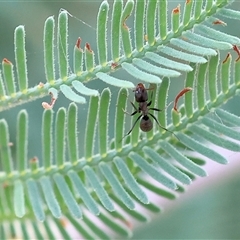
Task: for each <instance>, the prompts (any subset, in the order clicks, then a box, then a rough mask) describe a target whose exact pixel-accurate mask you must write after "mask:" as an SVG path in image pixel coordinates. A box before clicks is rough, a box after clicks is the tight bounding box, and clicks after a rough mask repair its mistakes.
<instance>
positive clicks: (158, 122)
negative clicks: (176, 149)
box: [149, 113, 180, 141]
mask: <svg viewBox="0 0 240 240" xmlns="http://www.w3.org/2000/svg"><path fill="white" fill-rule="evenodd" d="M149 115H150V116H151V117H152V118H153V119H154V120H155V121H156V123H157V124H158V126H159V127H160V128H162V129H164V130H165V131H167V132H170V133H171V134H173V135H174V136H175V137H176V138H177V139H178V141H180V140H179V138H178V137H177V136H176V134H175V133H174V132H172V131H170V130H168V129H167V128H165V127H163V126H161V125H160V123H159V122H158V120H157V118H156V117H155V116H154V115H153V114H151V113H149Z"/></svg>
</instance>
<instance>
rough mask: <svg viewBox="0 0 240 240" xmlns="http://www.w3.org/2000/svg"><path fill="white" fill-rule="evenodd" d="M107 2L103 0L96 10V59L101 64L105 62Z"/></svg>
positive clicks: (103, 64)
mask: <svg viewBox="0 0 240 240" xmlns="http://www.w3.org/2000/svg"><path fill="white" fill-rule="evenodd" d="M108 10H109V4H108V2H107V1H103V2H102V3H101V5H100V7H99V10H98V16H97V49H98V59H99V63H100V64H101V65H102V66H105V65H106V63H107V20H108Z"/></svg>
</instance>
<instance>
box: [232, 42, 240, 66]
mask: <svg viewBox="0 0 240 240" xmlns="http://www.w3.org/2000/svg"><path fill="white" fill-rule="evenodd" d="M233 50H234V51H235V52H236V53H237V55H238V58H237V59H236V60H235V61H236V62H237V61H238V60H239V59H240V50H239V48H238V46H237V45H233Z"/></svg>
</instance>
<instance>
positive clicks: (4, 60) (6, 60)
mask: <svg viewBox="0 0 240 240" xmlns="http://www.w3.org/2000/svg"><path fill="white" fill-rule="evenodd" d="M3 63H5V64H11V65H12V63H11V62H10V61H9V60H8V59H7V58H4V59H3Z"/></svg>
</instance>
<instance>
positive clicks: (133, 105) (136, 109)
mask: <svg viewBox="0 0 240 240" xmlns="http://www.w3.org/2000/svg"><path fill="white" fill-rule="evenodd" d="M130 103H131V104H132V106H133V108H134V109H135V110H136V111H138V109H137V107H136V106H135V105H134V103H133V102H131V101H130Z"/></svg>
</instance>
